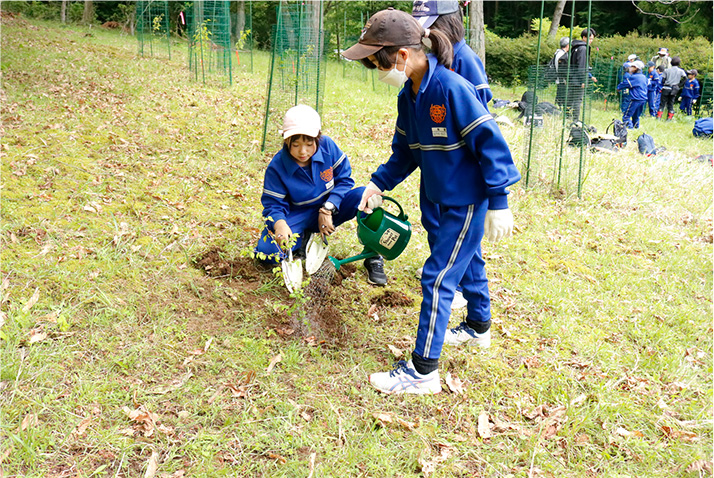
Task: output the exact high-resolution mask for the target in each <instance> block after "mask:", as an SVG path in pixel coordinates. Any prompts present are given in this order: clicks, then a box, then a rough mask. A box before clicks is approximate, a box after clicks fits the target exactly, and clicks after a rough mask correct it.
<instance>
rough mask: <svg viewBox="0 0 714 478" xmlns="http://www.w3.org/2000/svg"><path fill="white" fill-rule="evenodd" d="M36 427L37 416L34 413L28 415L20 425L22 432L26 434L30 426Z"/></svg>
mask: <svg viewBox="0 0 714 478" xmlns="http://www.w3.org/2000/svg"><path fill="white" fill-rule="evenodd" d="M35 425H37V415H36V414H34V413H28V414H27V415H25V418H23V419H22V423H21V424H20V430H21V431H23V432H24V431H25V430H27V429H28V428H29V427H30V426H35Z"/></svg>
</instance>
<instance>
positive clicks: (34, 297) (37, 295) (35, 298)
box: [22, 288, 40, 312]
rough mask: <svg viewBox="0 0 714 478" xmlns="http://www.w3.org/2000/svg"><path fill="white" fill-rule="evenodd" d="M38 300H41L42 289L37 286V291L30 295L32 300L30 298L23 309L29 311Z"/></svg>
mask: <svg viewBox="0 0 714 478" xmlns="http://www.w3.org/2000/svg"><path fill="white" fill-rule="evenodd" d="M38 300H40V289H39V288H36V289H35V292H34V293H33V294H32V297H30V300H28V301H27V303H26V304H25V306H24V307H23V308H22V311H23V312H27V311H29V310H30V309H31V308H32V306H34V305H35V304H36V303H37V301H38Z"/></svg>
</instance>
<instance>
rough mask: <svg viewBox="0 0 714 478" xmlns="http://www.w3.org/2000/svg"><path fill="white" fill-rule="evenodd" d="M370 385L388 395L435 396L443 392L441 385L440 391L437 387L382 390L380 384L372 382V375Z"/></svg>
mask: <svg viewBox="0 0 714 478" xmlns="http://www.w3.org/2000/svg"><path fill="white" fill-rule="evenodd" d="M369 384H370V385H372V387H374V388H375V389H377V390H379V391H380V392H382V393H384V394H386V395H400V394H402V393H408V394H409V395H434V394H437V393H439V392H441V383H439V388H438V389H437V388H435V387H432V388H426V387H424V388H416V387H412V388H408V389H400V390H389V389H385V388H382V387H380V386H379V385H378V384H376V383H374V382H373V381H372V376H371V375H370V376H369Z"/></svg>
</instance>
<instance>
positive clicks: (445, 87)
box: [342, 8, 521, 394]
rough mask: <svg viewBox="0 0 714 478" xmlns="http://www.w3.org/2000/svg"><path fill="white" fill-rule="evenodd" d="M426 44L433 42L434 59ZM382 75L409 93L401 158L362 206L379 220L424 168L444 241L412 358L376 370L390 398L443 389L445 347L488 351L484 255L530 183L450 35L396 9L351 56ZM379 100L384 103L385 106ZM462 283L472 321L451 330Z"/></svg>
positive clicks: (397, 147) (399, 139) (402, 110)
mask: <svg viewBox="0 0 714 478" xmlns="http://www.w3.org/2000/svg"><path fill="white" fill-rule="evenodd" d="M425 40H428V41H429V44H430V45H431V46H430V48H431V52H432V53H433V54H427V53H426V52H425V51H424V49H423V45H424V44H425ZM342 54H343V55H344V56H345V57H346V58H347V59H349V60H353V61H360V62H361V63H362V64H363V65H364V66H365V67H366V68H369V69H377V70H378V71H379V78H380V81H383V82H385V83H387V84H390V85H392V86H396V87H402V86H403V88H402V90H401V91H400V92H399V96H398V98H397V121H396V125H395V131H394V138H393V140H392V154H391V156H390V157H389V159H388V160H387V162H385V163H384V164H382V165H381V166H379V168H377V170H376V171H375V172H374V173H373V174H372V176H371V181H370V182H369V184H368V185H367V187H366V188H365V190H364V194H363V196H362V200H361V201H360V205H359V209H360V210H364V211H365V212H367V213H369V212H370V211H371V210H372V209H373V208H375V207H378V206H379V205H380V204H381V197H382V196H381V195H382V193H383V191H388V190H392V189H393V188H395V187H396V186H397V185H399V184H400V183H401V182H402V181H404V180H405V179H406V178H407V177H408V176H409V175H410V174H411V173H413V172H414V170H416V169H417V168H419V169H420V170H421V171H422V173H421V179H422V181H423V185H424V192H425V197H426V198H427V199H429V202H430V204H429V205H428V208H427V209H426V210H423V211H422V214H428V213H430V212H431V211H432V209H431V207H432V206H431V205H432V204H435V205H437V207H438V212H439V214H438V216H437V218H435V220H431V221H427V222H425V223H426V224H435V225H436V227H437V228H438V229H437V230H435V231H428V234H430V235H431V236H432V237H433V238H435V240H434V242H433V243H431V244H429V247H430V255H429V257H428V258H427V260H426V262H425V263H424V272H423V275H422V279H421V286H422V296H423V299H422V302H421V311H420V314H419V325H418V328H417V337H416V343H415V346H414V350H413V352H412V354H411V359H410V360H409V361H408V362H405V361H400V362H398V363H397V364H396V366H395V367H394V369H393V370H391V371H387V372H379V373H373V374H371V375H370V376H369V382H370V384H371V385H372V386H373V387H375V388H376V389H377V390H380V391H382V392H384V393H411V394H431V393H438V392H440V391H441V381H440V378H439V358H440V356H441V352H442V348H443V346H444V345H453V346H459V345H460V346H479V347H488V346H489V345H490V343H491V300H490V295H489V292H488V279H487V277H486V271H485V268H484V265H485V263H484V260H483V258H482V256H481V239H482V238H483V237H486V238H488V239H489V240H491V241H498V240H500V239H502V238H504V237H507V236H509V235H510V234H511V232H512V231H513V214H512V213H511V211H510V209H509V207H508V189H507V188H508V186H510V185H512V184H514V183H516V182H518V181H519V180H520V177H521V176H520V173H519V172H518V168H516V166H515V164H514V162H513V157H512V156H511V152H510V150H509V148H508V143H507V142H506V140H505V139H504V138H503V135H502V134H501V131H500V129H499V128H498V125H497V124H496V122H495V121H494V119H493V116H491V114H490V113H489V112H488V110H487V109H486V108H485V107H484V106H483V104H482V103H481V99H480V98H479V97H478V95H477V94H476V91H477V90H476V89H475V88H474V85H473V84H471V83H469V82H468V81H467V80H466V79H465V78H463V77H462V76H460V75H458V74H457V73H455V72H453V71H451V70H450V69H449V67H450V66H451V62H452V60H453V57H454V55H453V49H452V45H451V42H450V41H449V39H448V37H447V36H446V35H445V34H444V33H442V32H440V31H438V30H429V29H426V30H425V29H424V28H423V27H422V26H421V25H420V24H419V23H418V22H417V21H416V20H415V19H414V17H412V16H410V15H409V14H407V13H405V12H402V11H400V10H395V9H393V8H388V9H387V10H382V11H380V12H377V13H375V14H374V15H373V16H372V17H371V18H370V19H369V20H367V23H366V25H365V27H364V29H363V30H362V35H361V36H360V39H359V42H358V43H357V44H355V45H353V46H351V47H350V48H348V49H347V50H346V51H345V52H343V53H342ZM375 101H380V100H378V99H375ZM459 283H461V284H462V286H463V289H464V296H465V297H466V299H467V300H468V306H467V310H468V311H467V315H466V320H464V321H463V322H462V323H461V324H460V325H459V326H458V327H455V328H453V329H449V328H448V324H449V317H450V315H451V310H450V309H451V301H452V300H453V297H454V291H455V289H456V286H457V285H458V284H459Z"/></svg>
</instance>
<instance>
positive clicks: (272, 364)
mask: <svg viewBox="0 0 714 478" xmlns="http://www.w3.org/2000/svg"><path fill="white" fill-rule="evenodd" d="M282 359H283V356H282V355H280V354H278V355H276V356H275V357H273V358H272V359H270V363H269V364H268V368H267V369H266V370H265V373H270V372H272V371H273V369H274V368H275V365H276V364H277V363H278V362H280V361H281V360H282Z"/></svg>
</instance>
